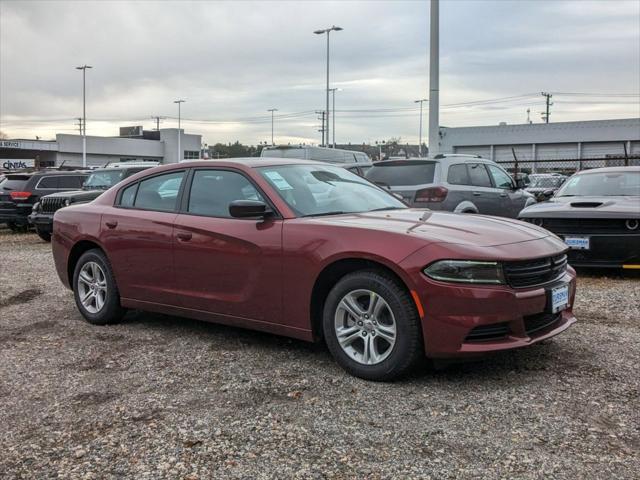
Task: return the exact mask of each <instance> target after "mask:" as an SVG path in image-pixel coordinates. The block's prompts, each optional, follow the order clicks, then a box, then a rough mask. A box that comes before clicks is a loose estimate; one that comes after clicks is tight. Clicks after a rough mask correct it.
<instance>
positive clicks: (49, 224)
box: [29, 212, 53, 232]
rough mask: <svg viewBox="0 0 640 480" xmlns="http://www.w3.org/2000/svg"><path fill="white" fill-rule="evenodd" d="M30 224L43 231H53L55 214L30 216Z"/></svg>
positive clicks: (34, 214) (33, 214)
mask: <svg viewBox="0 0 640 480" xmlns="http://www.w3.org/2000/svg"><path fill="white" fill-rule="evenodd" d="M29 223H31V224H32V225H35V226H36V227H38V228H39V229H40V230H42V231H47V232H51V231H53V213H42V212H37V213H36V212H34V213H32V214H31V215H29Z"/></svg>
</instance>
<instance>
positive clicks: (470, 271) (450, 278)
mask: <svg viewBox="0 0 640 480" xmlns="http://www.w3.org/2000/svg"><path fill="white" fill-rule="evenodd" d="M424 273H425V275H427V276H428V277H429V278H433V279H434V280H440V281H442V282H456V283H488V284H493V285H500V284H503V283H505V281H504V274H503V273H502V266H501V265H500V264H499V263H498V262H479V261H473V260H440V261H439V262H435V263H432V264H431V265H429V266H428V267H427V268H425V269H424Z"/></svg>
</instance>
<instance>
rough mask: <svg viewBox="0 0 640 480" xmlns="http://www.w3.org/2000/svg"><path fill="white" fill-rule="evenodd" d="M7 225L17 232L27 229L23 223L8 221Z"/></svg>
mask: <svg viewBox="0 0 640 480" xmlns="http://www.w3.org/2000/svg"><path fill="white" fill-rule="evenodd" d="M7 226H8V227H9V230H11V231H12V232H15V233H24V232H26V231H27V226H26V225H23V224H21V223H16V222H8V223H7Z"/></svg>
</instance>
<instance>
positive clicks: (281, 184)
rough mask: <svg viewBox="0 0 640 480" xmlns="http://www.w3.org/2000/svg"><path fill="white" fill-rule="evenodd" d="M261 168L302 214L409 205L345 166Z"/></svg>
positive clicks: (329, 213) (289, 202) (368, 209)
mask: <svg viewBox="0 0 640 480" xmlns="http://www.w3.org/2000/svg"><path fill="white" fill-rule="evenodd" d="M258 170H259V171H260V174H261V175H262V176H263V177H264V178H265V180H266V181H267V182H269V183H270V184H271V185H272V186H273V188H274V189H275V190H276V192H278V194H279V195H280V197H281V198H282V199H283V200H284V201H285V202H286V203H287V205H289V207H291V209H292V210H293V211H294V212H295V213H296V214H297V215H298V216H301V217H306V216H315V215H337V214H340V213H361V212H371V211H374V210H394V209H401V208H402V209H404V208H407V206H406V205H405V204H404V203H402V202H401V201H400V200H397V199H396V198H395V197H394V196H392V195H391V194H389V193H387V192H385V191H384V190H382V189H381V188H379V187H377V186H375V185H373V184H371V183H370V182H368V181H366V180H365V179H363V178H362V177H359V176H358V175H355V174H353V173H351V172H349V171H347V170H345V169H344V168H340V167H331V166H324V165H281V166H271V167H261V168H259V169H258Z"/></svg>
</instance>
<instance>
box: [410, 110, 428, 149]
mask: <svg viewBox="0 0 640 480" xmlns="http://www.w3.org/2000/svg"><path fill="white" fill-rule="evenodd" d="M428 101H429V100H427V99H426V98H422V99H420V100H414V101H413V103H419V104H420V134H419V135H418V137H419V140H418V152H419V155H420V156H421V157H422V104H423V103H424V102H428Z"/></svg>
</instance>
